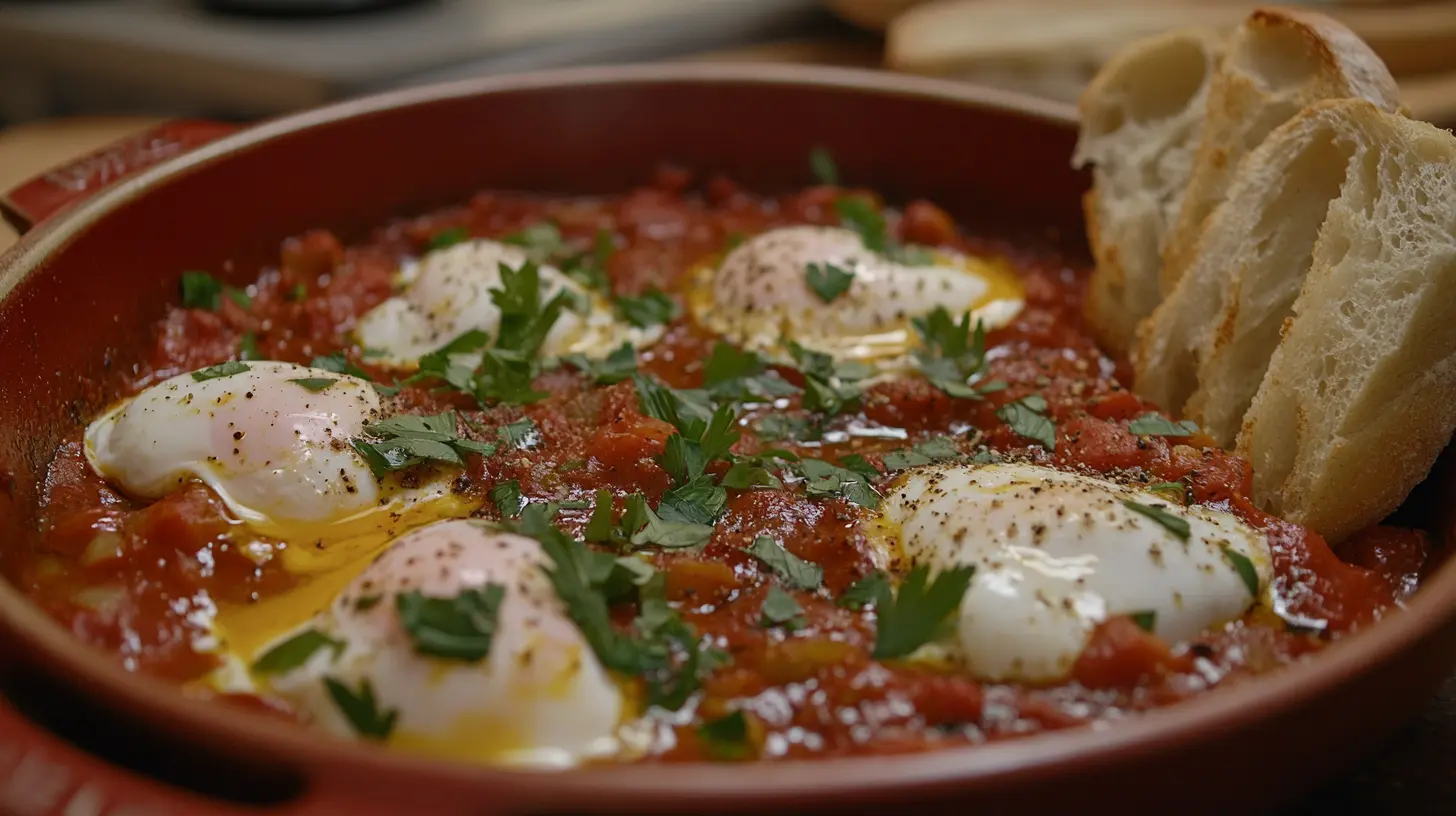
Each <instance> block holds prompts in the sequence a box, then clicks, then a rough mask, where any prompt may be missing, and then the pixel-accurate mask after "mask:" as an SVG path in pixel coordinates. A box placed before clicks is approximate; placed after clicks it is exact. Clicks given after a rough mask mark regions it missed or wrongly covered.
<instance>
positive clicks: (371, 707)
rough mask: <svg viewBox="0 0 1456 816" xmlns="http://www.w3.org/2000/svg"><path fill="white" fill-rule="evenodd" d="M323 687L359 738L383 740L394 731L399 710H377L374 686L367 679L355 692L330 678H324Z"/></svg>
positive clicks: (377, 704)
mask: <svg viewBox="0 0 1456 816" xmlns="http://www.w3.org/2000/svg"><path fill="white" fill-rule="evenodd" d="M324 687H325V688H327V689H328V692H329V697H331V698H333V701H334V705H336V706H338V707H339V710H340V711H342V712H343V714H344V716H345V717H347V718H348V720H349V722H350V724H352V725H353V726H354V730H355V731H357V732H358V733H359V735H360V736H364V737H370V738H371V739H377V740H385V739H388V738H389V735H390V734H391V733H392V732H393V731H394V724H395V721H396V720H398V719H399V710H398V709H394V708H390V709H380V708H379V703H378V702H377V701H376V700H375V699H374V686H373V684H371V683H370V682H369V680H368V678H365V679H364V680H363V681H362V682H361V683H360V684H359V691H357V692H355V691H353V690H351V689H350V688H349V687H348V686H346V685H344V684H343V683H341V682H339V681H338V680H335V679H334V678H332V677H325V678H324Z"/></svg>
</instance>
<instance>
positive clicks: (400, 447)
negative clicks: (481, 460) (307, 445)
mask: <svg viewBox="0 0 1456 816" xmlns="http://www.w3.org/2000/svg"><path fill="white" fill-rule="evenodd" d="M350 444H351V445H353V447H354V450H355V451H357V452H358V453H359V455H360V456H361V457H363V459H364V461H365V463H366V464H368V465H369V469H370V470H371V471H373V472H374V475H375V477H376V478H382V477H383V476H384V475H385V474H386V473H388V472H390V471H394V470H404V469H406V468H410V467H413V466H415V465H418V464H421V463H423V462H444V463H446V464H451V465H455V466H457V467H458V466H463V465H464V460H463V459H462V458H461V457H462V456H463V455H464V454H465V453H478V454H481V455H482V456H490V455H491V454H493V453H495V445H492V444H488V443H484V442H476V441H473V440H470V439H462V438H460V437H459V436H458V435H457V434H456V432H455V412H454V411H446V412H444V413H443V414H439V415H437V416H413V415H409V414H403V415H400V416H394V417H389V418H388V419H381V420H379V421H378V422H371V423H368V424H366V425H365V426H364V428H363V436H360V437H355V438H354V439H351V440H350Z"/></svg>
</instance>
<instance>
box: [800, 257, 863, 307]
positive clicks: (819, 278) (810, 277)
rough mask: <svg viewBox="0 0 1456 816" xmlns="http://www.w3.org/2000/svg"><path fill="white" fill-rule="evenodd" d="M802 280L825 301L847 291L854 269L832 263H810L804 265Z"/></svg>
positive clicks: (828, 301)
mask: <svg viewBox="0 0 1456 816" xmlns="http://www.w3.org/2000/svg"><path fill="white" fill-rule="evenodd" d="M804 282H805V283H806V284H808V285H809V288H810V289H811V290H813V292H814V294H816V295H818V296H819V299H820V300H822V301H824V302H825V303H832V302H833V301H834V299H835V298H837V297H839V296H840V295H842V294H844V293H845V292H848V291H849V287H850V286H852V285H853V284H854V270H853V269H845V268H843V267H840V266H835V265H834V264H832V263H827V262H826V263H822V264H817V263H811V264H809V265H808V266H806V267H804Z"/></svg>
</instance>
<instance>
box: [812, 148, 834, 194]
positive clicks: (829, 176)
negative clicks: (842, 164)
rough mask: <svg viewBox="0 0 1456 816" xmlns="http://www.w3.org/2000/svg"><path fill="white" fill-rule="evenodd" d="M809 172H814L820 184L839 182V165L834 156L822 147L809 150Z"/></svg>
mask: <svg viewBox="0 0 1456 816" xmlns="http://www.w3.org/2000/svg"><path fill="white" fill-rule="evenodd" d="M809 172H811V173H813V174H814V178H815V180H817V181H818V182H819V183H820V184H829V185H838V184H839V166H838V165H837V164H835V163H834V157H833V156H832V155H830V154H829V151H828V150H825V149H824V148H822V147H816V148H814V149H813V150H810V151H809Z"/></svg>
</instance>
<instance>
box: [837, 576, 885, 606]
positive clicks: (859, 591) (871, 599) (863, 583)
mask: <svg viewBox="0 0 1456 816" xmlns="http://www.w3.org/2000/svg"><path fill="white" fill-rule="evenodd" d="M893 597H894V587H893V586H891V585H890V576H889V575H886V574H885V572H884V571H883V570H875V571H874V572H872V573H870V574H869V575H866V576H865V577H863V578H861V579H859V580H858V581H855V582H854V583H853V584H850V585H849V587H848V588H847V589H845V590H844V593H843V594H841V595H840V596H839V601H838V603H839V605H840V606H842V607H844V608H845V609H863V608H865V607H866V606H874V607H875V608H876V609H878V608H880V607H883V606H885V605H887V604H888V603H889V602H890V600H891V599H892V598H893Z"/></svg>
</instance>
